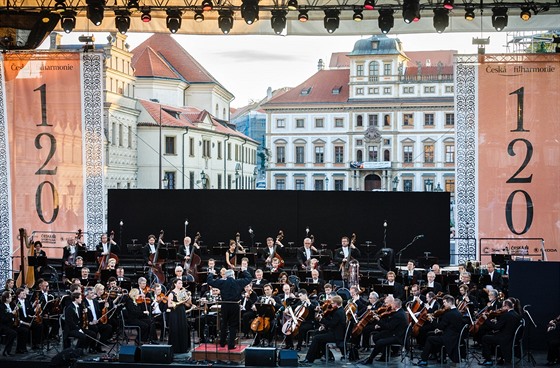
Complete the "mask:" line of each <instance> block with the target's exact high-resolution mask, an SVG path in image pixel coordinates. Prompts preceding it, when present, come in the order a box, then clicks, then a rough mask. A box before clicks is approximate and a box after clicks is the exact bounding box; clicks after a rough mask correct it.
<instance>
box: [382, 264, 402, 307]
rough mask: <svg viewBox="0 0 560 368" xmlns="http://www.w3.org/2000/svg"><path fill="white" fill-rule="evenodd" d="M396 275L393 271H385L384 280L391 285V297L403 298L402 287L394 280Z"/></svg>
mask: <svg viewBox="0 0 560 368" xmlns="http://www.w3.org/2000/svg"><path fill="white" fill-rule="evenodd" d="M395 278H396V275H395V273H394V272H393V271H389V272H387V280H386V281H385V285H388V286H393V287H394V288H393V297H394V298H395V299H401V298H404V287H403V286H402V284H400V283H398V282H396V281H395ZM401 300H402V299H401Z"/></svg>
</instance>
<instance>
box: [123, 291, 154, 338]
mask: <svg viewBox="0 0 560 368" xmlns="http://www.w3.org/2000/svg"><path fill="white" fill-rule="evenodd" d="M139 302H140V303H139ZM147 303H148V302H147V297H146V296H145V294H143V295H141V294H140V290H139V289H131V290H130V291H129V292H128V297H127V298H125V310H126V313H125V314H124V319H125V321H126V324H127V325H129V326H138V327H140V341H141V342H142V343H145V342H148V341H150V340H151V342H153V343H156V342H155V338H154V335H155V333H156V330H155V326H154V325H153V324H150V310H149V309H148V308H147Z"/></svg>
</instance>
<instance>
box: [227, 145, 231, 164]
mask: <svg viewBox="0 0 560 368" xmlns="http://www.w3.org/2000/svg"><path fill="white" fill-rule="evenodd" d="M227 159H228V160H231V143H228V144H227Z"/></svg>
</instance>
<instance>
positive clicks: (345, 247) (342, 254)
mask: <svg viewBox="0 0 560 368" xmlns="http://www.w3.org/2000/svg"><path fill="white" fill-rule="evenodd" d="M340 242H341V244H342V247H341V248H337V249H336V250H335V251H334V260H335V262H337V263H340V262H346V261H349V260H351V259H357V258H358V257H360V256H361V253H360V250H359V249H358V248H356V246H355V245H354V244H350V240H349V239H348V237H347V236H343V237H342V239H341V241H340Z"/></svg>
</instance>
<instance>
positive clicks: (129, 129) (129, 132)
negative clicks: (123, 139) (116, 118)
mask: <svg viewBox="0 0 560 368" xmlns="http://www.w3.org/2000/svg"><path fill="white" fill-rule="evenodd" d="M127 133H128V148H132V127H128V132H127Z"/></svg>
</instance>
